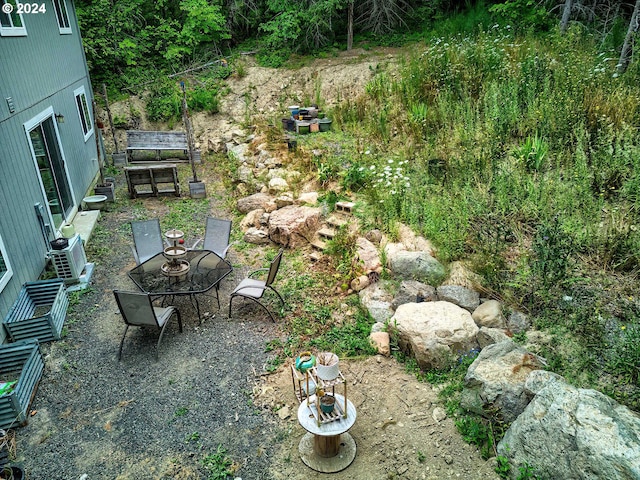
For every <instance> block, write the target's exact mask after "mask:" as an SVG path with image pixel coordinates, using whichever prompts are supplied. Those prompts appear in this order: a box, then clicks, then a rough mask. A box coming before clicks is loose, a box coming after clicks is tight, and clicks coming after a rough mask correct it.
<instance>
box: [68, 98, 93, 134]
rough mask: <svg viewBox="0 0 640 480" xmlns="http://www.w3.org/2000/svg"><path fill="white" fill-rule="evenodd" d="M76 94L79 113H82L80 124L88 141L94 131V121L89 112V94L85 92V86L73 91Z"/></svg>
mask: <svg viewBox="0 0 640 480" xmlns="http://www.w3.org/2000/svg"><path fill="white" fill-rule="evenodd" d="M73 94H74V95H75V96H76V106H77V107H78V115H80V124H81V125H82V131H83V133H84V141H85V142H86V141H87V140H88V139H89V137H91V134H92V133H93V122H92V120H91V114H90V113H89V104H88V103H87V96H86V95H85V93H84V87H80V88H78V89H77V90H76V91H74V92H73Z"/></svg>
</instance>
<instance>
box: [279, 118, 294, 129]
mask: <svg viewBox="0 0 640 480" xmlns="http://www.w3.org/2000/svg"><path fill="white" fill-rule="evenodd" d="M282 128H283V129H284V130H285V131H286V132H293V131H295V129H296V122H295V120H293V118H283V119H282Z"/></svg>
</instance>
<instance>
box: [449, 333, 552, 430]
mask: <svg viewBox="0 0 640 480" xmlns="http://www.w3.org/2000/svg"><path fill="white" fill-rule="evenodd" d="M544 363H545V361H544V359H543V358H541V357H538V356H537V355H534V354H532V353H530V352H528V351H527V350H525V349H524V348H522V347H521V346H519V345H517V344H515V343H513V342H512V341H510V340H509V341H505V342H500V343H495V344H493V345H488V346H487V347H485V348H483V349H482V351H481V352H480V354H479V355H478V357H477V358H476V359H475V360H474V362H473V363H472V364H471V366H470V367H469V370H467V374H466V375H465V377H464V390H463V391H462V398H461V402H460V404H461V406H462V407H463V408H466V409H467V410H469V411H472V412H475V413H477V414H479V415H486V414H488V413H495V410H496V409H497V410H498V413H499V414H500V416H501V417H502V419H503V420H504V421H505V422H512V421H513V420H515V419H516V418H517V416H518V415H520V414H521V413H522V411H523V410H524V409H525V408H526V406H527V405H528V404H529V401H530V400H531V395H528V394H527V392H526V391H525V381H526V380H527V377H528V376H529V374H530V373H531V372H532V371H533V370H536V369H540V368H542V367H543V366H544Z"/></svg>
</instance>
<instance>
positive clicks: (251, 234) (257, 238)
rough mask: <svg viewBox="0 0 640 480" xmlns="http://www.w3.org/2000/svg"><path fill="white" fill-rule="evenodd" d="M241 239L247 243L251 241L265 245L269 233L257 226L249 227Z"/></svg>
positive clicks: (267, 241)
mask: <svg viewBox="0 0 640 480" xmlns="http://www.w3.org/2000/svg"><path fill="white" fill-rule="evenodd" d="M243 240H244V241H245V242H247V243H253V244H255V245H265V244H267V243H269V242H270V241H271V240H269V234H268V233H267V232H265V231H264V230H261V229H259V228H255V227H251V228H249V229H248V230H247V231H246V232H245V233H244V237H243Z"/></svg>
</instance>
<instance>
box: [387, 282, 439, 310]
mask: <svg viewBox="0 0 640 480" xmlns="http://www.w3.org/2000/svg"><path fill="white" fill-rule="evenodd" d="M435 300H438V295H437V294H436V289H435V288H434V287H432V286H431V285H427V284H426V283H422V282H418V281H416V280H403V281H402V283H401V284H400V288H399V289H398V293H396V296H395V297H394V298H393V302H392V306H393V308H394V309H396V308H398V306H400V305H403V304H405V303H420V302H433V301H435Z"/></svg>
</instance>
